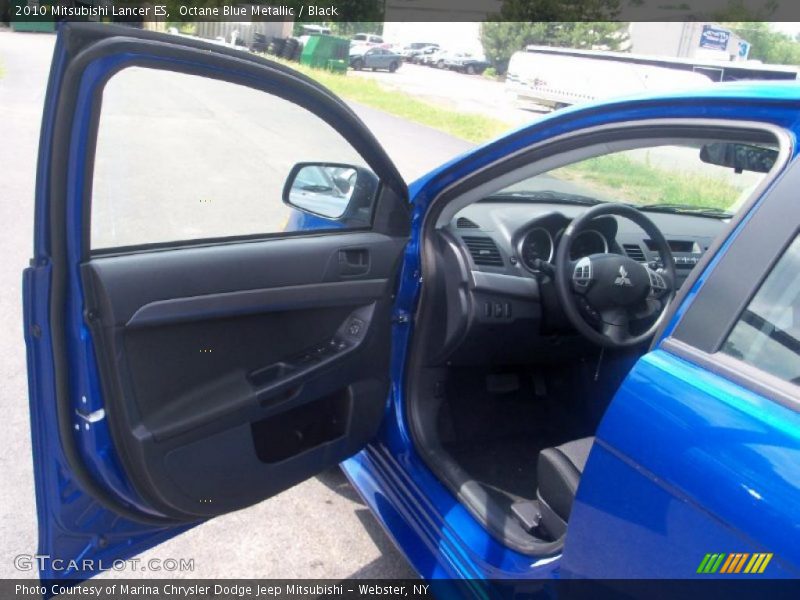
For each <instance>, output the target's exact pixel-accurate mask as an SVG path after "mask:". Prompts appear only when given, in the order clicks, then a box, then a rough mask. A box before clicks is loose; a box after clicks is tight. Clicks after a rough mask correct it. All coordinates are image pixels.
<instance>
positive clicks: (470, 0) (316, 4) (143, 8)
mask: <svg viewBox="0 0 800 600" xmlns="http://www.w3.org/2000/svg"><path fill="white" fill-rule="evenodd" d="M3 4H5V5H6V11H7V15H5V16H4V18H6V19H8V20H10V21H12V22H14V21H86V20H93V21H114V22H130V23H147V22H200V21H231V22H254V21H283V22H287V21H289V22H307V23H337V22H340V23H369V22H373V23H374V22H448V23H451V22H476V21H478V22H484V21H503V22H509V23H513V22H564V21H573V22H575V21H587V22H589V21H590V22H594V21H609V22H614V21H620V22H631V21H739V22H741V21H800V2H797V0H285V1H284V2H280V1H275V0H265V1H259V0H252V1H249V2H240V1H236V0H194V1H192V0H153V1H150V2H143V1H141V0H3V1H0V7H2V6H3Z"/></svg>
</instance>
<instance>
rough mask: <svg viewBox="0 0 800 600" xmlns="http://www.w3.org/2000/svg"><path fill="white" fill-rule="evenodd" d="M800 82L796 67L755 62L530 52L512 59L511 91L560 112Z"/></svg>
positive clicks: (564, 50) (536, 48)
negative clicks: (621, 100)
mask: <svg viewBox="0 0 800 600" xmlns="http://www.w3.org/2000/svg"><path fill="white" fill-rule="evenodd" d="M796 78H797V69H796V68H794V67H783V66H777V65H764V64H761V63H753V62H750V61H746V62H731V63H727V62H724V61H707V60H706V61H696V60H692V59H685V58H661V57H654V56H646V55H636V54H628V53H624V52H606V51H592V50H574V49H568V48H550V47H546V46H528V48H527V49H526V50H524V51H522V52H516V53H514V55H513V56H512V57H511V61H510V62H509V64H508V71H507V73H506V89H507V90H508V92H509V93H511V94H513V95H515V96H516V100H517V102H518V104H519V105H520V106H522V107H526V108H527V107H531V108H535V107H541V106H545V107H549V108H560V107H562V106H569V105H571V104H579V103H581V102H589V101H592V100H605V99H608V98H613V97H617V96H626V95H631V94H638V93H645V92H665V91H673V90H688V89H692V88H698V87H703V86H708V85H710V84H711V83H712V82H714V81H733V80H741V79H796Z"/></svg>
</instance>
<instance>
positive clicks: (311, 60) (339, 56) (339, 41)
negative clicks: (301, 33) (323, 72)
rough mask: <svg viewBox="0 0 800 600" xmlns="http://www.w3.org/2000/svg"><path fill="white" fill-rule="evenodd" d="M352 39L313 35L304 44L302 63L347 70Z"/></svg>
mask: <svg viewBox="0 0 800 600" xmlns="http://www.w3.org/2000/svg"><path fill="white" fill-rule="evenodd" d="M349 52H350V40H346V39H344V38H340V37H336V36H333V35H312V36H309V38H308V41H307V42H306V43H305V45H304V46H303V52H302V53H301V54H300V64H303V65H307V66H309V67H315V68H317V69H328V70H330V71H335V72H346V71H347V59H348V54H349Z"/></svg>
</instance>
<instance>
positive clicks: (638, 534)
mask: <svg viewBox="0 0 800 600" xmlns="http://www.w3.org/2000/svg"><path fill="white" fill-rule="evenodd" d="M137 51H138V50H131V51H130V54H135V53H136V52H137ZM128 59H130V56H129V55H128V54H120V55H118V56H112V57H108V58H106V59H103V60H100V61H97V62H95V63H93V64H91V65H89V66H88V67H87V68H86V70H85V72H84V74H83V77H82V81H81V92H80V94H81V95H82V96H83V97H84V100H83V101H82V104H79V106H78V108H79V112H78V113H77V115H76V120H75V122H74V124H73V132H74V135H75V136H76V139H79V140H80V143H79V144H77V145H76V146H75V149H74V152H73V154H72V155H71V156H69V163H70V164H69V169H70V171H71V172H72V176H73V178H74V179H73V180H74V181H75V182H77V183H76V185H79V184H80V178H81V173H82V168H83V166H82V164H81V157H82V153H83V151H84V144H86V143H87V141H86V135H88V134H87V132H88V131H89V129H88V125H87V121H88V119H89V115H90V103H89V101H88V98H89V96H90V92H91V89H92V87H93V86H94V85H97V83H98V82H99V81H101V80H102V79H103V78H104V77H105V76H107V74H108V72H110V71H111V70H112V69H115V68H117V67H118V66H119V63H120V62H124V61H126V60H128ZM64 60H65V59H64V48H63V45H62V42H61V41H59V43H58V45H57V47H56V52H55V55H54V63H53V68H52V72H51V75H50V89H51V90H54V89H59V82H60V80H61V79H62V78H63V77H64V72H63V70H64V64H65V63H64ZM57 101H58V98H57V97H55V96H53V95H52V92H51V94H50V95H48V98H47V104H46V106H45V118H44V122H43V132H42V144H41V150H40V156H39V162H40V168H42V165H45V166H46V165H48V164H49V163H50V162H51V161H52V160H53V158H52V157H51V156H49V155H48V148H50V146H51V143H50V142H51V140H50V138H51V136H52V135H53V126H54V123H53V122H52V120H51V118H52V115H53V112H54V104H55V103H56V102H57ZM799 114H800V86H797V85H795V84H778V85H775V84H770V85H761V84H744V85H741V84H740V85H730V86H722V85H720V86H717V87H714V88H709V89H708V90H704V91H700V92H683V93H678V94H673V95H665V96H659V97H641V98H629V99H624V100H615V101H610V102H604V103H600V104H593V105H587V106H583V107H580V108H571V109H566V110H562V111H558V112H556V113H553V114H552V115H548V116H546V117H543V118H542V119H540V120H537V121H536V122H534V123H532V124H530V125H527V126H525V127H522V128H520V129H517V130H516V131H513V132H511V133H509V134H507V135H505V136H503V137H501V138H499V139H497V140H494V141H492V142H489V143H487V144H484V145H482V146H480V147H478V148H476V149H474V150H472V151H470V152H468V153H467V154H465V155H463V156H460V157H458V158H456V159H453V160H452V161H450V162H449V163H447V164H445V165H442V166H441V167H439V168H437V169H436V170H434V171H432V172H430V173H429V174H427V175H425V176H423V177H422V178H420V179H419V180H417V181H415V182H414V183H412V184H410V185H409V187H408V193H409V198H410V201H411V203H412V206H413V213H412V215H411V236H410V240H409V242H408V244H407V246H406V248H405V250H404V258H403V264H402V268H401V273H400V280H399V287H398V289H397V294H396V300H395V305H394V308H393V314H394V316H395V319H394V324H393V325H392V328H393V330H392V348H391V388H390V393H389V397H388V400H387V403H386V407H385V413H384V418H383V421H382V424H381V427H380V429H379V431H378V433H377V435H376V436H375V437H374V438H373V439H372V441H371V442H370V443H369V444H368V445H367V446H366V447H365V448H363V449H362V450H361V451H360V452H358V453H357V454H355V455H354V456H352V457H351V458H349V459H348V460H346V461H345V462H344V463H342V468H343V469H344V471H345V473H346V474H347V476H348V478H349V479H350V481H351V482H352V484H353V485H354V487H355V488H356V489H357V490H358V491H359V492H360V494H361V495H362V497H363V498H364V500H365V501H366V503H367V504H368V506H369V507H370V509H371V510H372V512H373V513H374V514H375V516H376V517H377V519H378V520H379V521H380V522H381V524H382V525H383V526H384V528H385V529H386V531H387V532H388V533H389V535H390V536H391V538H392V539H393V541H394V542H395V543H396V544H397V546H398V547H399V548H400V549H401V550H402V552H403V553H404V554H405V556H406V557H407V558H408V560H409V561H410V563H411V564H412V565H413V567H414V568H415V569H416V571H417V572H419V574H420V575H421V576H423V577H425V578H429V579H452V578H459V579H461V578H465V579H493V580H494V579H506V578H507V579H517V580H518V579H529V578H530V579H535V578H561V579H564V578H572V577H575V578H620V579H621V578H660V577H665V578H687V577H700V576H702V575H701V574H698V564H699V563H700V561H701V559H702V558H703V556H704V555H705V554H707V553H709V552H742V553H754V552H769V553H773V554H774V558H773V559H772V563H771V565H770V570H769V576H770V577H796V576H797V575H798V573H799V572H800V544H798V543H797V540H798V533H799V532H798V527H800V525H799V524H800V502H798V498H800V415H798V413H797V410H796V407H795V406H791V405H787V404H785V403H784V404H781V403H779V402H776V401H774V399H772V398H770V397H768V394H766V393H759V392H758V391H754V390H753V389H752V388H749V387H747V386H745V385H743V384H742V383H741V382H737V381H736V380H733V379H731V378H730V377H729V376H727V375H726V372H725V371H724V370H720V369H716V368H714V366H713V365H714V355H713V354H711V355H710V356H711V358H709V357H708V356H705V357H703V360H700V359H698V358H697V356H694V355H692V354H691V353H688V352H686V351H682V350H681V346H680V344H676V343H674V340H673V338H674V335H673V334H674V332H675V330H676V328H678V327H679V325H680V323H681V321H682V320H683V319H684V318H685V317H686V315H687V314H688V313H689V312H690V311H691V310H692V305H693V304H694V303H695V302H696V301H697V299H698V298H701V297H702V296H703V294H704V291H705V287H706V285H707V284H708V282H709V281H710V280H711V278H712V277H713V274H714V271H715V269H717V267H718V265H719V263H720V262H721V261H723V260H724V258H725V256H726V254H727V253H728V252H729V251H730V249H731V248H732V247H735V246H736V244H737V243H739V240H738V238H739V235H740V233H741V232H742V230H743V229H744V228H745V227H746V225H747V223H748V220H749V218H750V214H748V215H745V216H744V218H743V219H742V220H741V221H739V222H738V224H737V225H736V227H734V228H733V229H732V230H731V231H730V232H729V234H728V236H727V238H726V239H725V240H724V241H723V242H722V243H721V245H720V246H719V247H718V248H716V250H715V253H714V256H713V258H711V259H710V260H708V261H707V262H706V263H705V264H704V266H703V273H702V274H701V275H700V276H699V277H698V278H697V279H696V280H695V281H694V284H693V286H692V288H691V290H690V291H689V292H688V293H686V294H685V295H684V296H682V297H681V298H680V304H679V306H677V309H676V310H675V311H674V313H673V315H672V317H671V322H670V323H669V324H668V325H667V326H666V328H665V329H664V330H663V331H662V333H661V335H660V337H659V339H657V340H656V341H655V343H654V345H653V347H652V349H651V351H650V352H649V353H647V354H645V355H644V356H642V357H641V358H640V359H639V360H638V361H637V362H636V364H635V365H633V366H632V367H631V365H629V364H619V365H615V367H614V368H618V369H620V370H626V371H627V370H628V369H630V370H629V372H628V375H627V377H626V378H625V380H624V383H623V384H622V386H621V387H620V388H619V390H618V391H617V393H616V396H615V398H614V400H613V401H612V403H611V405H610V407H609V409H608V411H607V412H606V414H605V416H604V418H603V420H602V423H601V426H600V429H599V431H598V432H597V443H596V444H595V447H594V450H593V451H592V453H591V455H590V458H589V461H588V464H587V466H586V470H585V472H584V475H583V478H582V480H581V485H580V488H579V490H578V494H577V498H576V504H575V507H574V510H573V513H572V516H571V519H570V525H569V537H568V539H567V542H566V544H565V548H564V551H563V554H559V555H557V556H555V557H545V558H539V559H537V558H532V557H531V556H527V555H524V554H522V553H519V552H517V551H514V550H512V549H510V548H508V547H506V546H504V545H503V544H502V543H500V542H499V541H498V540H497V539H495V538H494V537H492V536H491V535H489V534H488V533H487V531H486V530H485V529H484V527H483V526H482V525H481V524H480V523H479V522H478V521H477V520H476V519H475V518H474V517H473V516H472V515H471V514H470V512H469V511H468V510H467V509H466V508H464V506H463V505H462V504H461V503H460V502H459V501H458V499H457V498H456V497H455V496H454V495H453V494H452V493H451V492H450V490H448V489H447V487H446V486H445V485H443V484H442V482H441V481H439V479H438V478H437V477H436V476H435V475H434V474H433V472H432V471H431V470H430V469H429V468H428V466H427V465H426V464H425V462H424V461H423V460H422V458H421V457H420V455H419V453H418V452H417V450H416V449H415V447H414V443H413V441H412V437H411V433H410V431H409V427H408V423H407V420H406V408H407V407H406V377H405V375H406V372H407V365H408V360H409V356H408V355H409V348H410V339H411V336H412V333H413V330H414V322H413V318H411V317H410V316H411V315H413V314H414V310H415V306H416V303H417V301H418V298H419V291H420V276H419V273H420V270H421V263H420V241H421V240H420V236H421V231H422V222H423V219H424V217H425V214H426V211H427V209H428V206H429V204H430V203H431V201H432V200H433V199H434V198H435V197H436V196H437V195H439V194H440V193H441V192H442V191H443V190H445V189H446V188H448V187H449V186H451V185H452V184H453V183H455V182H457V181H459V180H461V179H463V178H464V177H466V176H468V175H470V174H472V173H475V172H477V171H479V170H481V169H483V168H485V167H487V166H488V165H490V164H492V163H495V162H496V161H498V160H502V159H503V158H504V157H508V156H510V155H513V154H514V153H516V152H518V151H520V150H522V149H524V148H527V147H529V146H531V145H533V144H536V143H540V142H542V141H546V140H548V139H551V138H554V137H557V136H559V135H562V134H566V133H569V132H574V131H579V130H583V129H588V128H592V127H597V126H607V125H610V124H614V123H625V122H633V121H646V120H650V119H674V120H691V119H705V120H709V119H725V120H732V121H742V122H750V121H757V122H760V123H767V124H769V125H771V126H774V127H777V128H780V129H781V130H783V131H784V132H786V133H787V134H788V135H789V136H790V138H791V140H792V141H793V142H794V140H795V139H796V135H797V133H798V132H800V120H798V115H799ZM796 151H797V148H796V144H793V146H792V154H791V157H790V160H789V163H788V165H787V166H786V171H788V170H789V169H791V168H792V167H793V165H794V162H795V160H796ZM783 177H784V178H785V177H788V174H785V175H784V176H783ZM51 183H52V182H51ZM780 183H781V178H780V177H779V178H778V179H777V181H776V183H775V184H774V185H773V188H776V187H777V186H779V185H780ZM47 185H48V180H47V178H46V177H45V176H42V175H41V173H40V178H39V181H38V184H37V205H36V211H37V212H36V219H35V228H36V231H35V256H34V260H33V261H32V264H31V267H30V268H28V269H26V271H25V274H24V309H25V317H24V318H25V332H26V334H25V335H26V342H27V346H28V364H29V386H30V406H31V422H32V435H33V452H34V457H35V477H36V490H37V505H38V518H39V527H40V552H41V553H46V554H50V555H52V556H57V557H62V558H65V559H74V560H76V561H78V560H80V559H92V560H94V561H98V562H94V563H92V564H90V565H89V566H87V565H86V564H85V563H77V564H76V565H75V567H74V568H70V569H67V570H66V571H64V570H58V571H57V570H48V569H47V568H45V569H43V570H42V571H41V576H42V577H43V578H67V579H70V578H72V579H76V580H78V579H82V578H86V577H89V576H91V575H93V574H95V573H96V572H98V571H99V570H100V569H102V568H103V567H102V566H100V564H101V563H100V561H102V562H105V564H109V563H110V562H111V561H113V560H114V559H117V558H124V557H129V556H132V555H135V554H136V553H138V552H141V551H142V550H144V549H146V548H148V547H151V546H153V545H155V544H157V543H159V542H160V541H163V540H164V539H167V538H169V537H171V536H173V535H175V534H177V533H180V532H182V531H185V530H186V529H187V528H189V527H191V526H193V523H183V524H169V525H164V524H162V523H159V521H158V519H157V516H158V515H156V514H154V511H153V510H152V508H151V507H150V506H149V505H148V503H147V501H146V500H145V499H143V498H141V497H140V496H139V495H138V494H137V492H136V489H135V487H134V486H133V485H131V482H130V481H129V478H128V475H127V474H126V472H125V470H124V469H123V468H122V466H121V464H120V461H119V460H118V457H117V454H116V451H115V447H114V444H113V443H112V436H111V433H110V431H109V429H108V424H107V421H106V420H100V421H97V422H92V423H91V429H89V426H88V421H87V426H86V430H87V432H88V433H86V435H81V436H80V438H79V445H78V452H79V456H78V458H79V459H80V460H82V461H83V463H84V464H85V465H86V466H87V469H88V472H89V473H90V475H91V477H93V478H94V479H95V480H96V481H98V482H102V487H104V488H105V489H106V491H108V492H110V493H112V494H114V495H115V496H117V497H119V498H120V499H122V501H123V503H124V505H125V506H126V507H127V508H128V509H129V510H130V511H134V512H138V513H140V514H141V515H144V516H145V517H146V516H148V515H149V516H152V517H153V520H152V522H151V523H149V524H148V523H146V522H142V521H139V522H134V521H132V520H129V519H126V518H119V517H118V516H117V515H116V514H115V513H114V511H113V510H110V509H109V508H108V507H107V506H105V505H104V503H103V502H99V501H97V500H96V499H95V498H94V497H93V494H92V493H91V490H88V489H86V488H85V487H84V486H82V485H78V484H76V483H75V481H73V480H71V479H70V478H69V477H68V476H66V475H65V473H68V472H69V468H68V466H67V465H68V464H69V460H68V458H67V457H66V456H65V449H64V446H63V445H62V444H61V443H60V441H59V440H60V436H61V435H62V434H61V433H60V430H59V426H58V422H57V418H58V416H57V414H56V411H54V410H52V408H51V406H52V403H53V400H52V399H53V397H54V395H55V386H56V383H55V375H54V366H53V360H54V359H53V347H52V344H51V329H50V326H49V325H48V324H49V323H50V320H51V309H52V306H51V289H52V285H53V282H52V260H53V252H52V249H51V248H50V247H49V245H48V241H47V240H48V237H47V235H48V232H49V231H50V228H52V227H54V226H55V225H54V224H53V223H52V221H51V220H50V215H49V212H48V203H47V199H46V192H47V190H46V186H47ZM78 191H79V190H77V189H75V190H70V191H69V194H71V196H70V198H69V199H68V209H69V212H68V214H67V222H66V224H65V235H66V236H67V237H68V244H67V247H68V248H69V249H70V253H69V255H68V256H67V257H66V258H65V260H66V261H67V264H68V265H72V267H71V268H70V269H69V277H70V278H71V282H70V289H71V290H77V291H79V290H81V282H80V277H79V271H78V265H79V263H80V255H79V246H80V243H81V240H82V239H83V236H84V235H85V232H84V231H83V229H82V227H83V225H82V221H81V200H80V198H79V196H78ZM773 192H775V193H777V191H775V190H768V191H766V192H765V193H764V194H763V196H762V199H761V200H760V201H759V202H757V203H755V204H754V205H753V206H752V207H751V208H750V209H749V211H750V213H751V214H755V213H756V212H759V211H760V210H761V204H762V203H768V202H769V201H770V198H771V194H772V193H773ZM791 218H792V219H793V220H795V221H796V220H797V219H796V213H795V214H793V215H792V216H791ZM336 227H338V225H337V224H336V223H333V222H331V221H329V220H327V219H323V218H321V217H315V216H312V215H307V214H304V213H299V212H298V213H295V214H293V216H292V219H291V221H290V224H289V227H288V229H289V230H290V231H308V230H310V229H315V228H319V229H326V230H329V229H335V228H336ZM64 308H65V310H64V318H65V323H64V326H65V327H66V330H67V331H68V332H69V335H68V348H67V354H66V357H67V358H66V359H67V361H68V370H69V372H70V373H73V374H74V375H75V377H74V378H73V379H72V381H71V382H70V385H71V386H72V390H73V394H72V397H73V402H74V406H73V410H75V411H79V412H80V413H81V414H85V415H91V414H97V412H98V411H101V410H103V408H104V402H103V393H102V391H101V390H102V388H101V384H100V379H99V374H98V369H97V348H96V346H95V343H94V340H93V336H92V333H91V331H90V330H89V328H88V327H87V326H86V324H85V322H84V314H83V312H84V308H85V305H84V300H83V298H82V297H81V295H80V293H79V292H74V293H71V294H70V295H69V296H68V297H67V298H66V304H65V307H64ZM684 350H685V349H684ZM82 424H83V421H78V425H82ZM643 437H644V438H646V440H647V443H643V441H642V440H643ZM74 458H75V457H73V459H74ZM610 482H613V484H610ZM86 515H89V516H90V518H85V517H86ZM100 532H102V533H100ZM98 539H99V540H101V541H100V542H98ZM654 557H657V559H656V558H654Z"/></svg>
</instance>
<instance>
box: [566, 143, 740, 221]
mask: <svg viewBox="0 0 800 600" xmlns="http://www.w3.org/2000/svg"><path fill="white" fill-rule="evenodd" d="M551 175H552V176H553V177H557V178H559V179H565V180H567V181H574V182H576V183H584V184H589V185H591V187H592V188H593V189H596V190H597V191H599V192H601V193H605V194H606V195H608V196H610V197H613V198H615V199H617V200H622V201H625V202H632V203H642V202H645V203H647V204H666V203H669V204H685V205H687V206H697V207H703V208H706V207H708V208H719V209H722V210H727V209H729V208H730V207H731V206H732V205H733V204H734V203H735V202H736V200H738V199H739V196H740V195H741V192H742V189H741V188H739V187H736V186H734V185H732V184H730V183H729V182H727V181H724V180H721V179H719V178H717V177H710V176H705V175H701V174H697V173H687V172H683V171H677V170H675V171H672V170H667V169H661V168H658V167H655V166H653V165H650V164H648V163H647V162H644V161H638V160H634V159H632V158H630V157H628V156H625V155H623V154H609V155H606V156H598V157H596V158H591V159H589V160H585V161H582V162H579V163H576V164H574V165H569V166H567V167H562V168H560V169H557V170H555V171H553V172H551Z"/></svg>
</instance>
